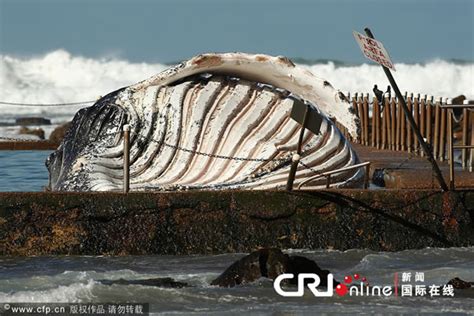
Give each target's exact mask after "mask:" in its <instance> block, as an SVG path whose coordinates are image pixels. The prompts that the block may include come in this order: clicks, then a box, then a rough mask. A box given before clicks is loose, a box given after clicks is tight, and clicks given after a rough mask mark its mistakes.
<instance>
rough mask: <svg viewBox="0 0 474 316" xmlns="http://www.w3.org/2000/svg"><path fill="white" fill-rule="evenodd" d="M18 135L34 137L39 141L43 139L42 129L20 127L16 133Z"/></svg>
mask: <svg viewBox="0 0 474 316" xmlns="http://www.w3.org/2000/svg"><path fill="white" fill-rule="evenodd" d="M18 134H25V135H36V136H38V137H39V138H40V139H44V130H43V129H42V128H35V129H33V128H28V127H26V126H22V127H21V128H20V130H19V131H18Z"/></svg>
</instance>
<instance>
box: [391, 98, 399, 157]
mask: <svg viewBox="0 0 474 316" xmlns="http://www.w3.org/2000/svg"><path fill="white" fill-rule="evenodd" d="M390 110H391V114H390V117H391V121H392V122H391V124H390V128H391V129H390V134H391V135H390V149H391V150H396V149H397V148H396V145H395V141H396V136H395V133H396V129H395V127H396V125H397V104H396V102H395V97H392V98H391V100H390Z"/></svg>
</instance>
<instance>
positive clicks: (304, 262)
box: [286, 256, 339, 287]
mask: <svg viewBox="0 0 474 316" xmlns="http://www.w3.org/2000/svg"><path fill="white" fill-rule="evenodd" d="M289 259H290V261H289V266H288V270H287V271H286V273H293V274H294V275H297V274H300V273H315V274H317V275H318V276H319V278H320V279H321V283H319V285H320V286H323V287H324V286H327V285H328V284H327V280H328V274H329V271H328V270H322V269H321V268H320V267H319V266H318V265H317V264H316V262H314V261H313V260H310V259H308V258H305V257H301V256H290V257H289ZM296 281H297V278H293V279H291V280H290V284H296ZM308 282H312V280H308ZM334 283H335V284H339V283H338V282H334Z"/></svg>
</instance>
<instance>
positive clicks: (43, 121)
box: [16, 117, 51, 126]
mask: <svg viewBox="0 0 474 316" xmlns="http://www.w3.org/2000/svg"><path fill="white" fill-rule="evenodd" d="M16 125H23V126H24V125H51V120H50V119H47V118H44V117H19V118H17V119H16Z"/></svg>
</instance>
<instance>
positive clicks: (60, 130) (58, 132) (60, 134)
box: [49, 122, 71, 144]
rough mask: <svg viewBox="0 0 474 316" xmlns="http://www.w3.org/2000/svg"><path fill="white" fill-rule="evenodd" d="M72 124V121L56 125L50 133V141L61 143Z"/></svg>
mask: <svg viewBox="0 0 474 316" xmlns="http://www.w3.org/2000/svg"><path fill="white" fill-rule="evenodd" d="M70 126H71V122H67V123H64V124H62V125H59V126H58V127H56V128H55V129H54V130H53V131H52V132H51V135H49V141H50V142H52V143H55V144H59V143H61V142H62V141H63V139H64V135H66V132H67V130H68V129H69V127H70Z"/></svg>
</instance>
